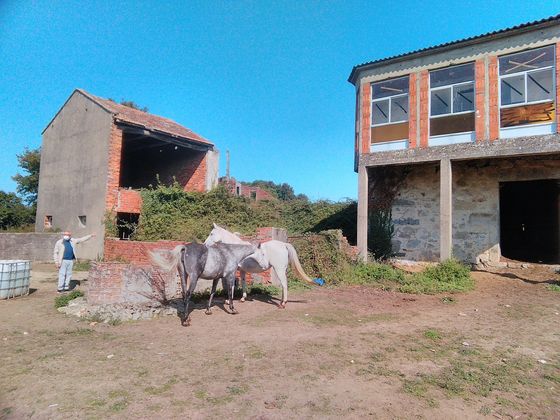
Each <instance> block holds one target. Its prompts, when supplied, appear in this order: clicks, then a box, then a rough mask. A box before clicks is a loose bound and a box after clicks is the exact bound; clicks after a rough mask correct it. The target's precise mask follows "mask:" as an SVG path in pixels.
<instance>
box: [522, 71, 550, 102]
mask: <svg viewBox="0 0 560 420" xmlns="http://www.w3.org/2000/svg"><path fill="white" fill-rule="evenodd" d="M552 76H553V70H552V69H548V70H541V71H535V72H531V73H527V101H528V102H532V101H543V100H545V99H552V98H553V97H552V86H553V82H552Z"/></svg>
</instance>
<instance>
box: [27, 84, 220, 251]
mask: <svg viewBox="0 0 560 420" xmlns="http://www.w3.org/2000/svg"><path fill="white" fill-rule="evenodd" d="M158 179H159V182H162V183H171V182H173V180H177V181H178V182H179V183H180V184H181V185H183V187H184V189H185V190H187V191H207V190H209V189H211V188H213V187H214V186H215V185H216V184H217V182H218V151H217V150H216V149H215V147H214V145H213V144H212V143H211V142H210V141H208V140H207V139H205V138H203V137H201V136H199V135H198V134H196V133H194V132H192V131H191V130H189V129H187V128H185V127H183V126H181V125H179V124H177V123H176V122H174V121H171V120H169V119H167V118H163V117H159V116H156V115H152V114H148V113H146V112H143V111H140V110H136V109H132V108H129V107H127V106H123V105H120V104H117V103H115V102H113V101H111V100H108V99H103V98H99V97H97V96H94V95H91V94H89V93H87V92H85V91H83V90H81V89H76V90H75V91H74V92H73V93H72V95H70V97H69V98H68V100H67V101H66V102H65V103H64V105H63V106H62V108H60V110H59V111H58V112H57V114H56V115H55V116H54V118H53V119H52V120H51V122H50V123H49V124H48V125H47V127H46V128H45V130H44V131H43V144H42V148H41V170H40V177H39V194H38V200H37V219H36V225H35V231H36V232H44V231H50V230H57V229H60V230H66V229H69V230H71V231H72V232H73V234H74V236H82V235H84V234H86V233H92V232H95V233H96V234H97V237H96V238H94V239H92V240H90V241H88V242H85V243H84V244H83V245H81V253H80V255H81V257H83V258H90V259H93V258H97V257H100V256H102V255H103V243H104V238H105V220H106V218H108V217H109V218H114V217H117V218H118V219H119V220H123V221H129V222H134V221H137V220H138V216H139V213H140V207H141V197H140V194H139V192H138V191H137V190H138V189H139V188H143V187H148V186H149V185H156V184H157V183H158ZM128 234H129V232H127V231H126V229H125V228H121V229H120V231H119V236H120V237H121V238H125V239H126V236H127V235H128Z"/></svg>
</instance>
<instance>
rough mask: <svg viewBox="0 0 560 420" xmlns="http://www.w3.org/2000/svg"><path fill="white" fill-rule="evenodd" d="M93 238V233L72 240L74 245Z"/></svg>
mask: <svg viewBox="0 0 560 420" xmlns="http://www.w3.org/2000/svg"><path fill="white" fill-rule="evenodd" d="M93 237H95V233H92V234H91V235H86V236H82V237H81V238H74V243H75V244H79V243H80V242H85V241H87V240H89V239H91V238H93Z"/></svg>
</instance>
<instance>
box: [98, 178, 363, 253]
mask: <svg viewBox="0 0 560 420" xmlns="http://www.w3.org/2000/svg"><path fill="white" fill-rule="evenodd" d="M141 194H142V201H143V204H142V212H141V216H140V221H139V224H138V227H137V228H136V230H135V233H134V235H133V237H132V239H134V240H145V241H148V240H158V239H170V240H184V241H194V240H197V241H203V240H204V239H206V237H207V236H208V234H209V233H210V230H211V229H212V223H218V224H220V225H222V226H224V227H227V228H228V229H229V230H231V231H237V232H240V233H243V234H252V233H255V231H256V229H257V228H258V227H262V226H275V227H280V228H285V229H286V230H287V231H288V233H289V234H291V235H293V234H300V233H304V232H315V231H318V230H325V229H329V228H338V227H342V228H343V229H344V233H345V235H347V237H348V239H349V240H350V241H351V242H354V241H355V236H356V234H355V226H356V210H355V209H356V204H355V202H354V201H343V202H338V203H333V202H330V201H317V202H310V201H308V200H306V199H294V200H289V201H258V202H256V201H253V200H250V199H248V198H245V197H236V196H233V195H230V194H228V192H227V191H226V189H225V188H224V187H222V186H218V187H217V188H215V189H214V190H212V191H210V192H208V193H197V192H186V191H183V189H182V188H181V187H180V185H178V184H175V185H171V186H165V185H158V186H157V187H155V188H148V189H144V190H142V191H141ZM107 219H108V221H109V222H108V223H107V224H108V226H107V227H108V230H109V231H111V232H113V231H114V226H109V225H110V219H111V217H108V218H107Z"/></svg>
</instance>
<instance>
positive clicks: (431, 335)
mask: <svg viewBox="0 0 560 420" xmlns="http://www.w3.org/2000/svg"><path fill="white" fill-rule="evenodd" d="M424 337H426V338H428V339H430V340H434V341H436V340H441V334H440V333H439V332H438V331H437V330H426V331H424Z"/></svg>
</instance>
